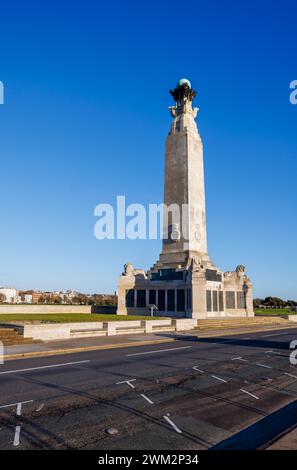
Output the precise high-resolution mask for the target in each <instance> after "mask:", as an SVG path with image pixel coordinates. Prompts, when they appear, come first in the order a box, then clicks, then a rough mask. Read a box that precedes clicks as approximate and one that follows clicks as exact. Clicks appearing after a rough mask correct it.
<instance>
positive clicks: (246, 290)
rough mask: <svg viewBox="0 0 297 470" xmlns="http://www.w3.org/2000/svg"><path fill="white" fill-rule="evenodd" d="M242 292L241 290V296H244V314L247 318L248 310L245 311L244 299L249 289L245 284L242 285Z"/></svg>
mask: <svg viewBox="0 0 297 470" xmlns="http://www.w3.org/2000/svg"><path fill="white" fill-rule="evenodd" d="M242 290H243V295H244V308H245V313H246V317H247V318H248V309H247V301H246V297H247V293H248V290H249V287H248V285H247V284H246V283H244V284H243V286H242Z"/></svg>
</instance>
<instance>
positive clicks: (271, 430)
mask: <svg viewBox="0 0 297 470" xmlns="http://www.w3.org/2000/svg"><path fill="white" fill-rule="evenodd" d="M296 427H297V400H295V401H293V402H292V403H289V404H288V405H285V406H284V407H283V408H281V409H280V410H277V411H275V412H274V413H272V414H270V415H269V416H266V417H265V418H263V419H261V420H260V421H258V422H257V423H255V424H252V425H251V426H249V427H248V428H246V429H243V430H242V431H240V432H239V433H237V434H235V435H234V436H232V437H230V438H228V439H226V440H224V441H221V442H219V443H218V444H215V445H214V446H212V447H211V448H210V449H209V450H256V449H265V448H267V447H268V446H269V445H270V444H272V443H273V442H275V441H276V440H278V439H279V438H280V437H282V436H283V435H285V434H287V433H288V432H289V431H291V430H293V429H294V428H296ZM292 450H293V449H292Z"/></svg>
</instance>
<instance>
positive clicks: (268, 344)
mask: <svg viewBox="0 0 297 470" xmlns="http://www.w3.org/2000/svg"><path fill="white" fill-rule="evenodd" d="M284 334H285V333H284ZM156 336H161V337H163V338H164V337H165V338H173V339H175V340H176V341H189V342H195V343H205V344H213V343H216V344H218V345H220V344H221V345H228V344H230V345H231V344H232V346H233V345H234V346H245V347H250V348H265V349H281V350H286V351H288V350H289V346H290V342H291V340H290V341H277V340H271V339H269V338H267V339H265V338H261V339H260V338H255V339H252V338H251V339H240V338H235V339H232V338H227V337H226V338H225V337H223V336H220V337H215V336H212V337H205V338H199V337H197V336H193V335H179V334H170V333H168V334H166V333H162V334H159V335H156ZM296 339H297V333H296Z"/></svg>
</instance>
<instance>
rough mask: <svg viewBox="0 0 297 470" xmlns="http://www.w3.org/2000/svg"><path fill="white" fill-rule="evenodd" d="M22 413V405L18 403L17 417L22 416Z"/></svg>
mask: <svg viewBox="0 0 297 470" xmlns="http://www.w3.org/2000/svg"><path fill="white" fill-rule="evenodd" d="M21 412H22V404H21V403H18V404H17V409H16V415H17V416H21Z"/></svg>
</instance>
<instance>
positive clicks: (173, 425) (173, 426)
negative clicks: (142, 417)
mask: <svg viewBox="0 0 297 470" xmlns="http://www.w3.org/2000/svg"><path fill="white" fill-rule="evenodd" d="M163 418H164V419H165V420H166V421H167V423H168V424H170V426H171V427H172V428H173V429H174V430H175V431H176V432H178V433H179V434H182V431H181V430H180V429H179V428H178V427H177V426H176V424H174V423H173V421H171V419H169V418H168V416H163Z"/></svg>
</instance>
